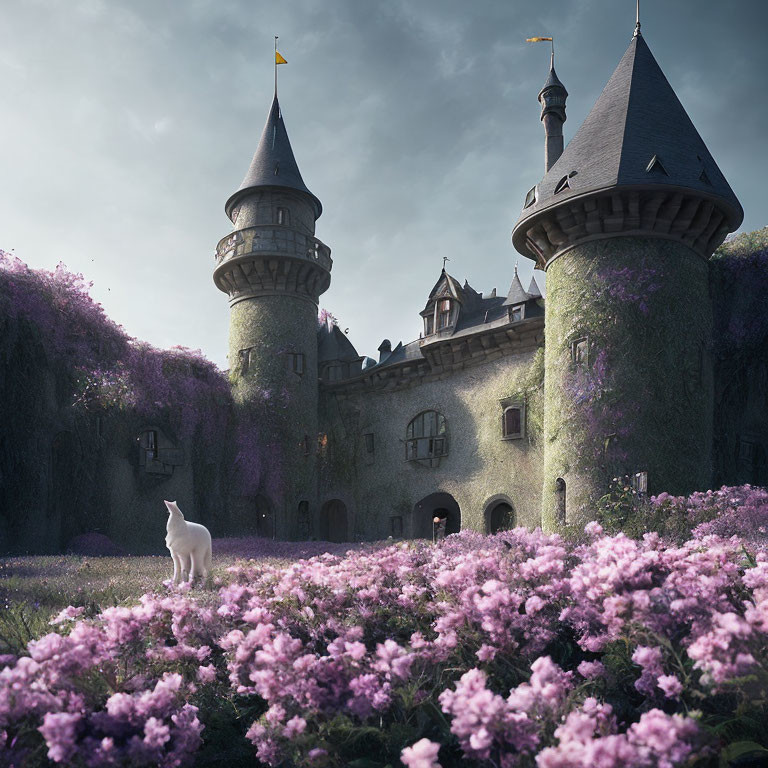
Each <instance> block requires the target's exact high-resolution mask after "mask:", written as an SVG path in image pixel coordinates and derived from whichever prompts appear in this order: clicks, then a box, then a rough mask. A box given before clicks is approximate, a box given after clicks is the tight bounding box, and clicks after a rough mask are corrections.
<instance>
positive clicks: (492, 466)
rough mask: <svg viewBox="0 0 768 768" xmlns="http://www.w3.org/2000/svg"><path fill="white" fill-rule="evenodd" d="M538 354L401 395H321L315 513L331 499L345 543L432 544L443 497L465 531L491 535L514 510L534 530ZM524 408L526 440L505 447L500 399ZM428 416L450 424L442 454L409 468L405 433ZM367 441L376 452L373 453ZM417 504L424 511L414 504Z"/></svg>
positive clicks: (516, 519) (517, 520)
mask: <svg viewBox="0 0 768 768" xmlns="http://www.w3.org/2000/svg"><path fill="white" fill-rule="evenodd" d="M542 373H543V370H542V350H540V349H539V350H538V351H534V352H526V353H522V354H520V355H514V356H507V357H504V358H501V359H497V360H494V361H492V362H489V363H484V364H481V365H476V366H473V367H471V368H466V369H464V370H461V371H459V372H455V373H452V374H450V375H447V376H446V377H445V378H441V379H438V380H435V381H429V382H425V383H422V384H415V385H413V386H410V387H408V388H405V389H397V390H392V391H389V390H384V391H380V390H376V389H371V390H365V391H361V392H357V393H355V392H347V393H345V392H344V391H342V390H336V391H325V392H323V393H322V395H321V419H320V428H321V432H323V433H324V434H325V435H327V444H326V446H325V447H323V448H321V456H320V477H321V481H320V494H319V499H318V512H319V514H320V516H321V515H322V509H323V505H324V504H328V502H330V501H331V500H334V499H338V500H340V501H342V502H343V503H344V505H345V507H346V508H347V512H348V521H347V523H348V532H347V538H348V539H351V540H370V539H379V538H386V537H387V536H390V535H397V532H398V531H399V530H400V526H402V536H404V537H416V536H424V535H427V536H429V535H430V530H431V528H430V522H429V521H430V520H431V517H432V511H433V510H434V508H435V505H438V506H440V507H444V506H445V503H446V502H447V499H446V498H445V497H440V498H432V499H429V498H428V497H430V496H432V495H433V494H438V493H442V494H448V495H450V497H452V499H453V500H455V502H456V503H457V504H458V507H459V509H460V514H461V527H462V528H471V529H474V530H477V531H484V530H486V529H487V525H488V521H487V516H488V514H489V512H490V510H491V508H492V507H493V506H494V504H495V503H498V502H500V501H504V502H506V503H509V504H510V505H511V506H512V508H513V510H514V516H513V520H512V521H510V522H511V523H513V524H515V525H525V526H529V527H534V526H536V525H538V523H539V514H540V513H539V509H540V498H541V496H540V494H541V480H542V463H543V450H542V448H543V446H542V405H543V403H542V397H541V393H542V390H541V386H542ZM505 399H508V400H516V401H519V402H523V403H525V406H526V419H525V421H526V430H525V434H524V436H523V438H521V439H515V440H504V439H502V413H503V406H502V402H501V401H503V400H505ZM427 410H434V411H437V412H439V413H441V414H442V415H443V416H444V417H445V420H446V424H447V439H448V453H447V455H446V456H443V457H441V458H440V459H439V462H436V463H437V466H429V462H418V461H407V460H406V446H405V442H406V429H407V426H408V424H409V422H410V421H411V420H412V419H413V418H414V417H415V416H417V415H418V414H419V413H421V412H423V411H427ZM365 435H373V438H372V440H373V452H372V453H371V452H369V450H368V449H369V447H370V440H371V438H366V437H365ZM420 503H421V506H420V507H419V506H418V505H419V504H420Z"/></svg>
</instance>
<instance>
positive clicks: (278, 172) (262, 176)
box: [225, 93, 323, 218]
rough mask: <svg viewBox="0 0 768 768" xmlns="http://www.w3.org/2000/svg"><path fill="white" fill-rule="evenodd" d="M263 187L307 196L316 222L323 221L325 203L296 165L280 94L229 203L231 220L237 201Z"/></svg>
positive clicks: (275, 98) (227, 206) (273, 104)
mask: <svg viewBox="0 0 768 768" xmlns="http://www.w3.org/2000/svg"><path fill="white" fill-rule="evenodd" d="M259 187H287V188H289V189H294V190H296V191H297V192H303V193H304V194H305V195H308V196H309V197H310V198H311V199H312V202H313V203H314V206H315V216H316V218H319V216H320V214H321V213H322V212H323V206H322V203H321V202H320V201H319V200H318V199H317V198H316V197H315V196H314V195H313V194H312V193H311V192H310V191H309V189H307V186H306V184H304V180H303V179H302V178H301V172H300V171H299V166H298V165H297V164H296V158H295V157H294V156H293V150H292V149H291V142H290V141H289V140H288V132H287V131H286V129H285V123H284V122H283V115H282V112H281V111H280V103H279V102H278V100H277V93H275V96H274V98H273V99H272V106H271V108H270V110H269V115H268V116H267V122H266V125H265V126H264V130H263V131H262V133H261V139H259V146H258V147H257V148H256V154H254V156H253V160H252V161H251V167H250V168H249V169H248V173H246V174H245V178H244V179H243V183H242V184H241V185H240V187H239V188H238V190H237V192H235V193H234V194H233V195H232V196H231V197H230V198H229V200H227V204H226V206H225V210H226V212H227V216H229V215H230V213H231V211H232V209H233V208H234V207H235V204H236V203H237V201H238V200H240V199H241V198H242V197H244V196H245V194H246V192H247V191H248V190H251V189H257V188H259Z"/></svg>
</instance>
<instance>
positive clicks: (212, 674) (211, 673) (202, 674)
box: [197, 664, 216, 684]
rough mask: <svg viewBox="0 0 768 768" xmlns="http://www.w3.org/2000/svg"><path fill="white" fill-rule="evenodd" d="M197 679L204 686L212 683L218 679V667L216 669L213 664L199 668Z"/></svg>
mask: <svg viewBox="0 0 768 768" xmlns="http://www.w3.org/2000/svg"><path fill="white" fill-rule="evenodd" d="M197 679H198V680H199V681H200V682H201V683H203V684H205V683H212V682H213V681H214V680H215V679H216V667H214V666H213V664H208V665H207V666H204V667H198V670H197Z"/></svg>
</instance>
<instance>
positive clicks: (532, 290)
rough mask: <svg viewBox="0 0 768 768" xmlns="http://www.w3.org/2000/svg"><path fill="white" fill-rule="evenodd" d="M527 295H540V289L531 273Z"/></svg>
mask: <svg viewBox="0 0 768 768" xmlns="http://www.w3.org/2000/svg"><path fill="white" fill-rule="evenodd" d="M528 295H529V296H530V297H531V298H533V299H538V298H539V297H540V296H541V290H540V288H539V286H538V284H537V283H536V276H535V275H531V284H530V285H529V286H528Z"/></svg>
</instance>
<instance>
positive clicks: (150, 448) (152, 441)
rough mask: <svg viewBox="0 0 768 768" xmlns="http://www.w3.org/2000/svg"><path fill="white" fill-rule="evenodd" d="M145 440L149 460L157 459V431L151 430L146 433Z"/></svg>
mask: <svg viewBox="0 0 768 768" xmlns="http://www.w3.org/2000/svg"><path fill="white" fill-rule="evenodd" d="M144 440H145V445H144V447H145V448H146V451H147V459H156V458H157V430H155V429H150V430H147V431H146V432H145V433H144Z"/></svg>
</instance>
